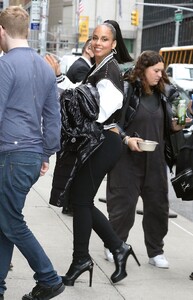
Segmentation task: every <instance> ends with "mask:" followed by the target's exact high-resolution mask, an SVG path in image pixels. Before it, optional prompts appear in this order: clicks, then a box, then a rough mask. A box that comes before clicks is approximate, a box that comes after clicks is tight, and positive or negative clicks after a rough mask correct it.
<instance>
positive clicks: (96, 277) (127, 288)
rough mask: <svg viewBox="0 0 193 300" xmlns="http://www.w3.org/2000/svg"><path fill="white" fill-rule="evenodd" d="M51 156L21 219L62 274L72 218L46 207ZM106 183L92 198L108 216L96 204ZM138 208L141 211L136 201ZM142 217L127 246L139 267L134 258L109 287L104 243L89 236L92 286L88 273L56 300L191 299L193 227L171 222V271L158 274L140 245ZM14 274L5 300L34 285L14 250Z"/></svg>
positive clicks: (167, 252)
mask: <svg viewBox="0 0 193 300" xmlns="http://www.w3.org/2000/svg"><path fill="white" fill-rule="evenodd" d="M54 161H55V159H54V157H52V158H51V162H50V170H49V172H48V173H47V174H46V175H45V176H44V177H42V178H40V179H39V181H38V182H37V183H36V185H34V186H33V188H32V190H31V191H30V193H29V195H28V198H27V201H26V206H25V209H24V215H25V218H26V221H27V223H28V225H29V227H30V229H31V230H32V231H33V233H34V234H35V235H36V237H37V239H38V240H39V242H40V243H41V244H42V245H43V247H44V249H45V251H46V253H47V254H48V256H49V257H50V259H51V261H52V262H53V265H54V267H55V269H56V270H57V271H58V273H59V274H60V275H64V274H65V273H66V271H67V270H68V267H69V265H70V263H71V256H72V239H73V236H72V217H70V216H66V215H63V214H62V213H61V208H56V207H53V206H50V205H49V204H48V201H49V193H50V189H51V182H52V174H53V168H54ZM105 187H106V181H105V180H104V181H103V182H102V184H101V187H100V189H99V191H98V194H97V196H96V199H95V204H96V206H97V207H98V208H100V209H101V211H103V212H104V213H105V214H106V215H107V213H106V204H105V203H102V202H99V201H98V198H99V197H105ZM138 209H142V203H141V201H139V203H138ZM141 221H142V216H141V215H138V214H136V221H135V225H134V227H133V229H132V231H131V234H130V238H129V240H128V243H130V244H131V245H132V247H133V249H134V251H135V253H136V255H137V257H138V259H139V261H140V263H141V267H138V265H137V264H136V262H135V260H134V259H133V257H129V259H128V262H127V272H128V277H126V278H125V279H124V280H123V281H121V282H120V283H118V284H115V285H113V284H112V283H111V282H110V279H109V278H110V276H111V274H112V273H113V271H114V264H113V263H110V262H107V261H106V260H105V259H104V250H103V243H102V241H101V240H100V239H99V238H98V236H97V235H96V234H95V233H94V232H93V233H92V236H91V241H90V254H91V256H92V258H93V261H94V272H93V283H92V287H89V273H88V272H86V273H84V274H82V275H81V276H80V277H79V278H78V279H77V281H76V282H75V285H74V287H66V289H65V291H64V293H62V294H61V295H59V296H58V297H56V298H54V299H58V300H62V299H63V300H73V299H76V300H123V299H126V300H162V298H164V299H165V300H192V299H193V281H191V280H189V274H190V273H191V272H193V223H192V222H191V221H189V220H187V219H185V218H184V217H181V216H180V215H178V218H177V219H170V221H169V233H168V235H167V237H166V239H165V255H166V257H167V259H168V261H169V263H170V269H159V268H156V267H154V266H151V265H149V264H148V257H147V254H146V248H145V246H144V240H143V230H142V225H141ZM13 265H14V267H13V270H12V271H10V272H9V274H8V277H7V279H6V282H7V288H8V289H7V291H6V293H5V299H6V300H21V298H22V296H23V295H24V294H25V293H27V292H29V291H31V289H32V288H33V287H34V285H35V282H34V280H33V272H32V270H31V269H30V267H29V266H28V264H27V262H26V260H25V258H24V257H23V256H22V255H21V254H20V252H19V251H18V250H17V249H16V248H15V250H14V257H13Z"/></svg>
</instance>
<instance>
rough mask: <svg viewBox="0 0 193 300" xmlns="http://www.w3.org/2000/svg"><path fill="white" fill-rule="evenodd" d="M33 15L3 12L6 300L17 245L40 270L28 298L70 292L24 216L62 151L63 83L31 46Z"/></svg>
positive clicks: (1, 219) (0, 79)
mask: <svg viewBox="0 0 193 300" xmlns="http://www.w3.org/2000/svg"><path fill="white" fill-rule="evenodd" d="M28 25H29V15H28V13H27V12H26V11H25V10H24V9H23V8H21V7H20V6H10V7H8V8H6V9H4V10H3V11H2V12H1V14H0V46H1V47H2V49H3V51H4V52H5V55H4V56H3V57H1V59H0V299H1V300H2V299H4V292H5V290H6V286H5V278H6V276H7V273H8V271H9V266H10V263H11V259H12V254H13V248H14V245H15V246H16V247H17V248H18V249H19V250H20V252H21V253H22V254H23V255H24V257H25V258H26V259H27V261H28V263H29V265H30V267H31V268H32V270H33V271H34V273H35V274H34V279H35V280H36V286H35V287H34V288H33V289H32V291H31V292H30V293H29V294H26V295H24V296H23V297H22V299H23V300H33V299H34V300H39V299H41V300H48V299H51V298H53V297H55V296H57V295H59V294H60V293H62V292H63V291H64V285H63V283H62V280H61V277H60V276H58V275H57V272H56V271H55V270H54V268H53V266H52V264H51V262H50V260H49V258H48V257H47V255H46V254H45V252H44V250H43V248H42V247H41V245H40V244H39V242H38V241H37V240H36V238H35V236H34V235H33V234H32V232H31V231H30V230H29V228H28V227H27V225H26V222H25V220H24V216H23V215H22V209H23V207H24V204H25V200H26V196H27V194H28V192H29V190H30V188H31V187H32V185H33V184H34V183H35V182H36V181H37V180H38V178H39V176H43V175H44V174H45V173H46V172H47V170H48V168H49V157H50V156H51V155H52V154H54V153H55V152H56V151H58V150H59V149H60V106H59V101H58V95H57V84H56V79H55V75H54V73H53V71H52V70H51V68H50V67H49V66H48V64H47V63H46V62H45V61H44V60H43V59H42V58H41V57H40V56H39V55H38V54H37V53H36V52H35V50H33V49H32V48H30V47H29V45H28V43H27V36H28Z"/></svg>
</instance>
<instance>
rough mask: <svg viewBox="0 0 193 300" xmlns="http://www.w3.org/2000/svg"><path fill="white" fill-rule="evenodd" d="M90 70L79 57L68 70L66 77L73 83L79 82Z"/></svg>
mask: <svg viewBox="0 0 193 300" xmlns="http://www.w3.org/2000/svg"><path fill="white" fill-rule="evenodd" d="M89 70H90V66H89V64H88V63H87V62H86V60H84V58H82V57H79V58H78V59H77V60H76V61H75V62H74V63H73V64H72V65H71V66H70V68H69V69H68V71H67V73H66V76H67V77H68V78H69V79H70V81H72V82H73V83H77V82H81V81H82V80H83V79H84V78H85V77H86V75H87V73H88V71H89Z"/></svg>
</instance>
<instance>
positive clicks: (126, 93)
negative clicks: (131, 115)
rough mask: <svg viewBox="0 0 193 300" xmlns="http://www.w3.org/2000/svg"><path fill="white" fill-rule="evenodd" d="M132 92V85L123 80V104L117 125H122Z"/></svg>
mask: <svg viewBox="0 0 193 300" xmlns="http://www.w3.org/2000/svg"><path fill="white" fill-rule="evenodd" d="M132 92H133V87H132V85H131V83H129V82H128V81H124V99H123V106H122V109H121V117H120V120H119V125H120V127H122V128H123V127H124V123H125V116H126V112H127V109H128V107H129V101H130V97H131V95H132Z"/></svg>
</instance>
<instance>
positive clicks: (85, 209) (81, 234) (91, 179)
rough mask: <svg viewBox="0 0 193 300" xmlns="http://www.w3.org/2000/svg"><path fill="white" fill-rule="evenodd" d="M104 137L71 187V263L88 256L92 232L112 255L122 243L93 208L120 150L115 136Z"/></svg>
mask: <svg viewBox="0 0 193 300" xmlns="http://www.w3.org/2000/svg"><path fill="white" fill-rule="evenodd" d="M104 135H105V140H104V142H103V144H102V145H101V146H100V147H99V148H98V149H97V150H96V151H95V152H94V153H93V154H92V155H91V156H90V157H89V158H88V160H87V161H86V162H85V163H84V165H83V166H82V167H81V169H80V170H79V171H78V173H77V174H76V176H75V178H74V180H73V183H72V186H71V192H70V196H71V200H72V205H73V234H74V252H73V259H74V260H79V259H83V258H87V257H88V256H89V240H90V236H91V231H92V229H94V231H95V232H96V233H97V234H98V236H99V237H100V238H101V239H102V241H103V243H104V244H105V245H106V246H107V247H108V248H109V249H110V250H111V251H112V252H114V250H116V249H117V248H119V247H120V246H121V244H122V240H121V239H120V238H119V237H118V236H117V234H116V233H115V232H114V230H113V229H112V226H111V224H110V222H109V221H108V219H107V218H106V217H105V215H104V214H103V213H102V212H101V211H100V210H98V209H97V208H96V207H95V206H94V197H95V195H96V193H97V191H98V188H99V186H100V184H101V182H102V180H103V178H104V177H105V175H106V174H107V173H108V172H109V171H110V170H111V169H112V167H113V166H114V164H115V163H116V161H117V160H118V159H119V157H120V155H121V151H122V141H121V138H120V136H119V135H118V134H117V133H115V132H112V131H110V130H106V131H104Z"/></svg>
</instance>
